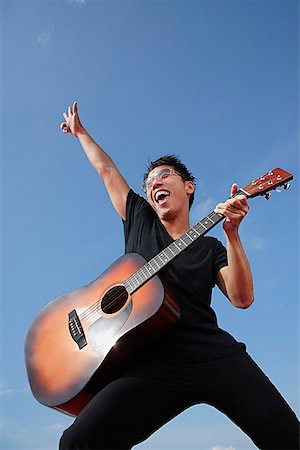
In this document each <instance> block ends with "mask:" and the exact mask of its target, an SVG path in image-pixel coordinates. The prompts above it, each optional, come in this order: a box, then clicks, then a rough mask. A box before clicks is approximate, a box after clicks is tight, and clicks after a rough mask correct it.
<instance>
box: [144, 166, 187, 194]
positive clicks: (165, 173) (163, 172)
mask: <svg viewBox="0 0 300 450" xmlns="http://www.w3.org/2000/svg"><path fill="white" fill-rule="evenodd" d="M170 175H179V176H180V177H181V176H182V175H181V174H180V173H179V172H177V171H176V170H175V169H171V168H165V169H160V170H159V171H158V172H156V173H155V174H154V175H152V176H151V177H148V178H147V179H146V180H145V181H144V184H143V186H142V191H143V192H147V189H150V188H151V187H152V186H153V182H154V180H157V181H160V180H165V179H166V178H168V177H169V176H170Z"/></svg>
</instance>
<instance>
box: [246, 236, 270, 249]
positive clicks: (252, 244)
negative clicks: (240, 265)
mask: <svg viewBox="0 0 300 450" xmlns="http://www.w3.org/2000/svg"><path fill="white" fill-rule="evenodd" d="M241 237H242V241H243V244H244V245H245V246H247V247H248V248H251V249H252V250H262V249H263V248H264V246H265V241H264V239H263V238H261V237H260V236H257V235H255V234H253V233H243V234H242V236H241Z"/></svg>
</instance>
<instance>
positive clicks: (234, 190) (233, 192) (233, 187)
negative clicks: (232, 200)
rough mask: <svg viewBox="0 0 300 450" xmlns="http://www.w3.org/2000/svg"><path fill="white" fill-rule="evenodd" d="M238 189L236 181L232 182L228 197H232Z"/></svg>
mask: <svg viewBox="0 0 300 450" xmlns="http://www.w3.org/2000/svg"><path fill="white" fill-rule="evenodd" d="M237 191H238V185H237V184H236V183H233V185H232V186H231V191H230V197H233V196H234V195H235V194H236V193H237Z"/></svg>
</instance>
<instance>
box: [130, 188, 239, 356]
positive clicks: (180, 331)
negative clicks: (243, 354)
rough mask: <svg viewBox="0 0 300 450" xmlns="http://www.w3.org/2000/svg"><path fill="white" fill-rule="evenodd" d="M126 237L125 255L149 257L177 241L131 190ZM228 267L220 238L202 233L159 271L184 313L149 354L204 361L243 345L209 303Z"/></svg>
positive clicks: (145, 202)
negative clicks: (222, 326)
mask: <svg viewBox="0 0 300 450" xmlns="http://www.w3.org/2000/svg"><path fill="white" fill-rule="evenodd" d="M124 235H125V253H138V254H140V255H142V256H143V257H144V258H145V259H146V260H147V261H149V260H150V259H151V258H153V257H154V256H156V255H157V254H158V253H159V252H160V251H162V250H163V249H164V248H165V247H167V246H168V245H169V244H171V242H172V241H173V238H172V237H171V236H170V235H169V234H168V232H167V230H166V229H165V227H164V226H163V224H162V223H161V222H160V220H159V219H158V217H157V215H156V213H155V211H154V210H153V208H152V207H151V206H150V204H149V203H148V202H147V201H146V200H145V199H144V198H143V197H141V196H139V195H138V194H136V193H135V192H133V191H132V190H130V191H129V194H128V197H127V204H126V219H125V222H124ZM226 265H227V255H226V249H225V248H224V246H223V245H222V244H221V242H219V241H218V240H217V239H216V238H213V237H200V238H199V239H197V240H196V241H195V242H194V243H193V244H192V245H191V246H190V247H188V248H186V249H185V250H184V251H183V252H182V253H181V254H180V255H178V256H177V257H176V258H175V259H174V260H173V261H172V262H171V263H170V264H169V265H168V266H167V267H166V268H165V269H163V272H162V273H159V274H158V275H159V276H160V278H161V279H162V281H163V282H164V280H165V279H168V283H170V284H171V289H172V293H173V295H175V298H176V299H177V301H178V302H179V305H180V309H181V313H180V318H179V320H178V322H177V323H176V324H175V326H174V327H173V328H172V329H171V330H170V331H168V332H167V333H165V334H164V335H163V336H162V337H161V338H159V339H158V340H157V341H154V342H153V343H152V344H151V346H150V347H149V349H148V351H147V352H146V356H147V358H149V356H150V355H151V357H152V358H155V359H157V358H158V359H163V360H174V359H176V360H197V361H206V360H211V359H217V358H221V357H223V356H226V355H228V354H231V353H235V352H236V351H238V350H240V348H241V347H243V346H244V344H242V343H238V342H237V341H236V340H235V339H234V338H233V337H232V336H231V335H230V334H229V333H227V332H226V331H224V330H222V329H220V328H219V326H218V324H217V318H216V314H215V312H214V310H213V309H212V308H211V306H210V304H211V296H212V288H213V287H214V285H215V277H216V274H217V272H218V271H219V269H221V268H222V267H224V266H226ZM143 355H144V356H145V352H143ZM141 358H142V356H141Z"/></svg>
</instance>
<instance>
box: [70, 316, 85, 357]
mask: <svg viewBox="0 0 300 450" xmlns="http://www.w3.org/2000/svg"><path fill="white" fill-rule="evenodd" d="M69 331H70V334H71V338H72V339H73V341H75V342H76V344H77V345H78V347H79V350H81V349H82V348H83V347H85V346H86V345H87V341H86V338H85V334H84V331H83V328H82V325H81V322H80V319H79V317H78V314H77V312H76V311H75V309H73V311H71V312H70V313H69Z"/></svg>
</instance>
